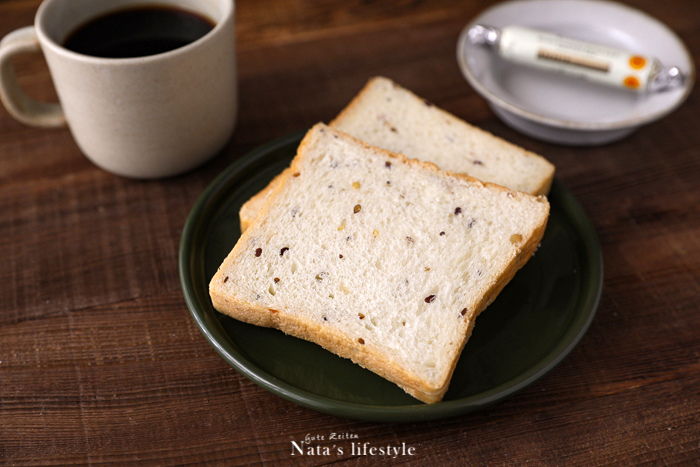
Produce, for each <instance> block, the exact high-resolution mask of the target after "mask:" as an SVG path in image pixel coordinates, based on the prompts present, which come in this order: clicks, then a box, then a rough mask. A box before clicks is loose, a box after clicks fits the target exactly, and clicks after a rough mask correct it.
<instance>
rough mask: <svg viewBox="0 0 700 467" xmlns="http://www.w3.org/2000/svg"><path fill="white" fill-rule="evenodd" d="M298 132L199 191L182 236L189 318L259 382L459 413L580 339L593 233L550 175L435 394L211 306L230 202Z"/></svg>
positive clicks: (389, 407)
mask: <svg viewBox="0 0 700 467" xmlns="http://www.w3.org/2000/svg"><path fill="white" fill-rule="evenodd" d="M302 136H303V133H295V134H292V135H289V136H287V137H284V138H281V139H279V140H276V141H274V142H272V143H269V144H267V145H265V146H263V147H260V148H258V149H256V150H254V151H253V152H251V153H249V154H248V155H246V156H244V157H242V158H241V159H240V160H238V161H236V162H235V163H234V164H232V165H231V166H230V167H229V168H228V169H226V170H225V171H224V172H223V173H222V174H221V175H220V176H219V177H217V178H216V179H215V180H214V181H213V182H212V183H211V185H210V186H209V187H208V188H207V189H206V191H205V192H204V193H203V194H202V196H201V198H200V199H199V200H198V202H197V204H196V205H195V206H194V208H193V209H192V212H191V213H190V216H189V219H188V220H187V223H186V224H185V228H184V231H183V234H182V239H181V243H180V280H181V282H182V288H183V291H184V295H185V300H186V301H187V306H188V307H189V309H190V311H191V313H192V316H193V317H194V320H195V321H196V323H197V326H199V328H200V330H201V331H202V333H203V334H204V336H205V337H206V339H207V340H208V341H209V342H210V343H211V345H212V346H214V348H215V349H216V351H217V352H218V353H219V354H220V355H221V356H222V357H223V358H224V360H226V361H227V362H228V363H229V364H231V365H232V366H233V367H234V368H236V369H237V370H238V371H239V372H241V373H242V374H243V375H245V376H246V377H248V378H250V379H251V380H252V381H254V382H255V383H257V384H259V385H260V386H262V387H263V388H265V389H267V390H269V391H271V392H273V393H274V394H277V395H279V396H281V397H283V398H285V399H287V400H290V401H292V402H295V403H297V404H300V405H303V406H305V407H309V408H312V409H315V410H319V411H321V412H326V413H330V414H334V415H339V416H344V417H350V418H357V419H364V420H375V421H418V420H429V419H436V418H443V417H450V416H455V415H459V414H464V413H467V412H470V411H473V410H477V409H480V408H483V407H485V406H487V405H489V404H493V403H494V402H497V401H499V400H502V399H504V398H506V397H508V396H511V395H513V394H514V393H516V392H517V391H519V390H521V389H523V388H525V387H527V386H529V385H531V384H532V383H534V382H535V381H537V380H538V379H539V378H541V377H542V376H544V375H545V374H546V373H548V372H549V371H550V370H552V369H553V368H554V367H555V366H556V365H557V364H558V363H560V362H561V361H562V360H563V359H564V358H565V357H566V356H567V355H568V354H569V353H570V352H571V350H572V349H573V348H574V347H575V346H576V344H577V343H578V342H579V341H580V340H581V338H582V337H583V335H584V333H585V332H586V330H587V329H588V327H589V325H590V323H591V321H592V320H593V316H594V314H595V311H596V308H597V306H598V302H599V300H600V294H601V289H602V280H603V264H602V256H601V251H600V246H599V243H598V238H597V236H596V233H595V231H594V230H593V227H592V226H591V224H590V222H589V220H588V218H587V217H586V214H585V213H584V211H583V210H582V209H581V206H579V204H578V203H577V202H576V200H575V199H574V197H573V196H572V195H571V194H570V193H569V192H568V191H567V190H566V189H565V188H564V187H563V186H562V185H561V183H560V182H559V181H558V180H555V181H554V184H553V186H552V191H551V193H550V196H549V200H550V204H551V216H550V219H549V223H548V225H547V230H546V232H545V235H544V238H543V240H542V244H541V246H540V248H539V250H538V251H537V253H536V254H535V256H534V257H533V258H532V259H531V260H530V261H529V262H528V263H527V265H526V266H525V267H524V268H523V269H522V270H520V271H519V272H518V273H517V274H516V275H515V278H514V279H513V280H512V281H511V282H510V283H509V284H508V285H507V286H506V288H505V289H504V290H503V291H502V292H501V294H500V295H499V296H498V299H497V300H496V301H495V302H494V303H493V304H492V305H491V306H490V307H489V308H488V309H487V310H486V312H484V313H483V314H482V315H481V316H480V317H479V318H478V319H477V322H476V327H475V328H474V333H473V334H472V337H471V339H470V340H469V341H468V342H467V345H466V347H465V348H464V351H463V353H462V357H461V359H460V361H459V363H458V365H457V368H456V370H455V372H454V376H453V378H452V383H451V384H450V389H449V391H448V392H447V394H446V395H445V398H444V400H443V401H442V402H440V403H437V404H423V403H421V402H418V401H417V400H415V399H413V398H412V397H410V396H408V395H407V394H406V393H404V392H403V391H402V390H401V389H400V388H399V387H398V386H396V385H394V384H392V383H390V382H388V381H386V380H384V379H382V378H380V377H379V376H377V375H375V374H374V373H371V372H369V371H367V370H364V369H362V368H361V367H359V366H358V365H355V364H353V363H352V362H350V361H349V360H346V359H343V358H340V357H337V356H335V355H333V354H331V353H330V352H327V351H326V350H324V349H322V348H321V347H319V346H317V345H315V344H312V343H309V342H306V341H303V340H300V339H296V338H294V337H290V336H287V335H285V334H283V333H282V332H280V331H277V330H273V329H267V328H260V327H256V326H252V325H249V324H245V323H241V322H239V321H236V320H234V319H231V318H229V317H227V316H224V315H221V314H219V313H218V312H216V311H215V310H214V309H213V307H212V305H211V301H210V299H209V294H208V284H209V280H210V279H211V277H212V276H213V275H214V273H215V272H216V269H217V268H218V266H219V265H220V264H221V262H222V261H223V259H224V258H225V257H226V255H227V254H228V253H229V251H230V250H231V248H233V245H234V244H235V243H236V240H237V239H238V237H239V236H240V228H239V219H238V210H239V208H240V206H241V204H242V203H244V202H245V201H246V200H247V199H248V198H250V197H251V196H252V195H254V194H255V193H257V192H258V191H259V190H260V189H262V188H263V187H264V186H265V185H267V183H268V182H269V181H270V180H271V179H272V178H273V177H274V176H275V175H277V174H278V173H279V172H281V171H282V169H284V168H285V167H287V166H288V165H289V162H290V160H291V158H292V157H293V156H294V154H295V152H296V148H297V145H298V144H299V141H300V140H301V138H302Z"/></svg>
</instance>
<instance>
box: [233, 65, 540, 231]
mask: <svg viewBox="0 0 700 467" xmlns="http://www.w3.org/2000/svg"><path fill="white" fill-rule="evenodd" d="M330 125H331V126H332V127H333V128H336V129H338V130H341V131H343V132H345V133H348V134H350V135H352V136H354V137H355V138H358V139H361V140H362V141H365V142H367V143H369V144H371V145H372V146H377V147H379V148H383V149H387V150H389V151H392V152H396V153H400V154H404V155H406V156H408V157H411V158H418V159H420V160H423V161H429V162H433V163H435V164H437V166H438V167H440V168H441V169H442V170H447V171H450V172H455V173H465V174H468V175H470V176H472V177H474V178H478V179H479V180H482V181H485V182H491V183H495V184H497V185H502V186H505V187H507V188H510V189H511V190H517V191H524V192H525V193H530V194H533V195H546V194H547V193H549V189H550V187H551V185H552V179H553V177H554V166H553V165H552V164H551V163H550V162H549V161H547V160H546V159H545V158H544V157H542V156H539V155H537V154H535V153H533V152H530V151H527V150H525V149H523V148H521V147H519V146H516V145H514V144H511V143H509V142H507V141H504V140H503V139H501V138H498V137H496V136H494V135H492V134H491V133H488V132H486V131H483V130H481V129H479V128H477V127H474V126H472V125H469V124H468V123H466V122H464V121H463V120H460V119H459V118H457V117H455V116H453V115H451V114H449V113H447V112H445V111H443V110H441V109H439V108H437V107H436V106H434V105H432V104H430V103H428V102H426V101H425V100H423V99H422V98H420V97H418V96H416V95H415V94H413V93H412V92H410V91H408V90H407V89H404V88H402V87H401V86H399V85H398V84H396V83H394V82H393V81H391V80H389V79H387V78H383V77H376V78H373V79H371V80H370V81H369V82H368V83H367V84H366V85H365V87H364V88H363V89H362V91H360V93H359V94H358V95H357V96H356V97H355V98H354V99H353V100H352V102H350V104H349V105H348V106H347V107H346V108H345V109H344V110H343V111H342V112H341V113H340V114H339V115H338V116H337V117H336V118H335V120H333V121H332V122H331V124H330ZM278 181H279V179H275V180H273V181H272V182H271V183H270V184H269V185H268V187H267V188H265V189H263V190H262V191H261V192H259V193H258V194H257V195H255V196H253V197H252V198H251V199H250V200H249V201H248V202H246V203H245V204H244V205H243V206H242V207H241V211H240V213H239V216H240V221H241V229H242V230H245V229H246V227H247V226H248V224H250V222H251V221H252V220H253V219H254V218H255V216H256V215H257V213H258V212H259V211H260V208H261V207H262V204H263V203H264V201H265V198H266V197H267V196H268V195H269V193H270V192H272V190H273V188H274V185H275V183H277V182H278Z"/></svg>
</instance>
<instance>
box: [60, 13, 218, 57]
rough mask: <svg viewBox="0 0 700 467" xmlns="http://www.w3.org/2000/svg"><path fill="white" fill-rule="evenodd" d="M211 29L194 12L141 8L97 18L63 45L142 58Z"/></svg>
mask: <svg viewBox="0 0 700 467" xmlns="http://www.w3.org/2000/svg"><path fill="white" fill-rule="evenodd" d="M213 27H214V23H213V22H211V21H210V20H209V19H206V18H204V17H203V16H199V15H197V14H195V13H191V12H188V11H184V10H178V9H175V8H171V7H165V6H163V7H159V6H143V7H136V8H129V9H124V10H118V11H114V12H111V13H108V14H106V15H103V16H98V17H97V18H94V19H92V20H90V21H89V22H88V23H86V24H84V25H82V26H80V27H79V28H78V29H76V30H75V31H73V32H72V33H71V34H70V35H69V36H68V38H67V39H66V41H65V42H64V44H63V45H64V47H65V48H67V49H69V50H72V51H73V52H78V53H81V54H85V55H92V56H95V57H105V58H130V57H143V56H146V55H155V54H159V53H163V52H168V51H169V50H173V49H177V48H178V47H182V46H184V45H187V44H189V43H191V42H194V41H196V40H197V39H199V38H200V37H202V36H204V35H205V34H206V33H208V32H209V31H211V30H212V29H213Z"/></svg>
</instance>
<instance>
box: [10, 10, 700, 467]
mask: <svg viewBox="0 0 700 467" xmlns="http://www.w3.org/2000/svg"><path fill="white" fill-rule="evenodd" d="M623 3H625V4H628V5H630V6H633V7H636V8H639V9H641V10H643V11H645V12H647V13H648V14H650V15H652V16H655V17H657V18H659V19H660V20H661V21H662V22H664V23H665V24H667V25H668V26H669V27H671V28H672V29H673V30H674V31H676V32H677V33H678V35H679V36H680V37H681V38H682V39H683V40H684V41H685V42H686V44H687V45H688V48H689V50H690V51H691V53H692V55H693V57H694V59H695V62H696V64H697V62H698V57H699V56H700V23H699V22H698V21H697V18H699V17H700V5H698V3H697V2H695V1H692V0H683V1H680V0H679V1H677V2H673V8H669V7H666V6H665V4H664V3H662V2H655V1H652V0H626V1H624V2H623ZM493 4H495V2H494V1H482V2H477V1H474V0H462V1H448V0H439V1H435V2H427V1H413V0H396V1H387V2H378V1H363V0H350V1H347V2H340V1H331V0H316V1H308V0H291V1H282V0H258V1H254V0H239V1H238V2H236V12H237V28H238V29H237V41H238V43H237V47H238V61H239V78H240V86H239V87H240V92H241V100H240V120H239V123H238V126H237V129H236V133H235V134H234V136H233V138H232V140H231V142H230V143H229V144H228V145H227V147H226V148H225V149H224V150H223V151H222V152H221V153H220V154H219V155H218V156H217V157H216V158H214V159H213V160H212V161H211V162H209V163H207V164H205V165H204V166H202V167H200V168H198V169H196V170H194V171H192V172H190V173H188V174H184V175H182V176H179V177H174V178H172V179H167V180H160V181H151V182H140V181H133V180H127V179H122V178H119V177H115V176H113V175H110V174H107V173H105V172H103V171H101V170H100V169H98V168H96V167H94V166H93V165H92V164H91V163H90V162H89V161H87V159H86V158H85V157H83V156H82V155H81V154H80V152H79V150H78V148H77V147H76V145H75V143H74V142H73V140H72V138H71V136H70V133H69V132H68V131H67V130H65V129H60V130H40V129H34V128H29V127H26V126H23V125H21V124H19V123H17V122H15V121H14V120H13V119H12V118H11V117H10V116H9V115H8V114H7V113H6V112H5V111H4V110H2V111H0V284H2V285H1V286H0V465H92V464H100V465H159V466H160V465H185V464H192V465H286V464H290V465H324V464H332V463H336V462H337V463H344V464H348V465H394V464H397V463H398V464H416V465H426V464H428V465H430V464H433V465H524V464H528V463H529V464H533V465H638V464H642V465H698V464H699V463H700V415H699V414H700V411H699V409H700V389H699V388H700V338H699V337H698V336H700V189H699V188H700V187H699V184H698V180H700V150H699V149H698V148H700V132H698V130H697V129H698V128H699V127H700V101H699V99H700V98H699V97H698V92H697V90H695V91H693V92H692V94H691V95H690V98H689V99H688V101H687V102H686V103H684V104H683V105H682V106H681V107H680V108H679V109H677V110H676V111H675V112H673V113H672V114H671V115H669V116H667V117H665V118H662V119H660V120H659V121H657V122H654V123H652V124H650V125H648V126H645V127H644V128H642V129H640V130H639V131H637V132H636V133H634V134H632V135H631V136H630V137H628V138H626V139H624V140H622V141H619V142H616V143H612V144H608V145H604V146H599V147H590V148H588V147H584V148H576V147H565V146H559V145H552V144H548V143H544V142H540V141H537V140H534V139H531V138H528V137H527V136H524V135H521V134H519V133H517V132H515V131H514V130H512V129H510V128H508V127H507V126H505V125H503V124H502V123H501V122H500V121H499V120H498V119H497V118H496V117H495V116H494V114H493V113H492V112H491V110H490V109H489V107H488V105H487V104H486V102H485V101H484V100H483V99H482V98H481V97H480V96H479V95H478V94H476V93H475V92H474V90H473V89H471V88H470V87H469V86H468V85H467V83H466V82H465V80H464V79H463V78H462V76H461V74H460V72H459V69H458V67H457V64H456V60H455V57H454V54H455V44H456V39H457V36H458V35H459V32H460V31H461V29H462V27H463V26H464V24H466V23H467V22H468V21H469V20H470V19H471V18H472V17H474V16H475V15H476V14H478V13H479V12H480V11H481V10H483V9H484V8H487V7H488V6H489V5H493ZM38 5H39V1H38V0H7V1H3V2H0V36H4V35H5V34H7V33H8V32H10V31H12V30H14V29H16V28H19V27H22V26H25V25H28V24H31V22H32V19H33V16H34V13H35V11H36V8H37V7H38ZM16 68H17V73H18V75H19V77H20V81H21V82H22V84H23V86H25V88H26V89H27V90H28V92H30V94H32V95H33V96H35V97H37V98H40V99H44V100H53V99H55V91H54V90H53V86H52V85H51V82H50V76H49V73H48V70H47V68H46V65H45V63H44V62H43V59H42V58H41V56H40V55H39V54H37V55H35V56H27V57H22V58H21V59H18V60H17V61H16ZM374 75H385V76H388V77H390V78H393V79H395V80H396V81H398V82H399V83H401V84H403V85H404V86H406V87H408V88H410V89H412V90H414V91H415V92H416V93H418V94H419V95H421V96H423V97H425V98H427V99H428V100H431V101H432V102H434V103H435V104H437V105H439V106H441V107H443V108H445V109H446V110H448V111H450V112H452V113H454V114H455V115H457V116H459V117H462V118H464V119H466V120H467V121H469V122H471V123H473V124H476V125H479V126H481V127H482V128H485V129H487V130H489V131H491V132H493V133H495V134H497V135H498V136H502V137H504V138H506V139H508V140H510V141H513V142H514V143H516V144H520V145H522V146H524V147H526V148H528V149H530V150H533V151H536V152H539V153H541V154H543V155H545V156H546V157H547V158H548V159H550V160H551V161H552V162H553V163H554V164H555V165H556V166H557V176H558V178H559V179H560V180H561V181H562V183H563V184H564V185H565V186H566V187H567V188H568V189H569V190H570V191H571V192H572V193H573V194H574V195H575V196H576V198H577V199H578V201H579V202H580V203H581V205H582V206H583V207H584V209H585V210H586V212H587V213H588V215H589V217H590V219H591V221H592V222H593V224H594V226H595V228H596V230H597V232H598V235H599V238H600V242H601V245H602V249H603V256H604V262H605V281H604V291H603V296H602V300H601V303H600V308H599V310H598V314H597V316H596V318H595V320H594V322H593V324H592V326H591V328H590V330H589V332H588V333H587V335H586V336H585V338H584V339H583V341H582V342H581V344H580V345H579V346H578V347H577V348H576V349H575V350H574V351H573V353H572V354H571V355H570V356H569V358H567V359H566V360H565V361H564V362H563V363H562V364H561V365H560V366H559V367H558V368H556V369H555V370H554V371H553V372H552V373H551V374H549V375H548V376H546V377H545V378H543V379H542V380H540V381H539V382H538V383H537V384H535V385H533V386H531V387H529V388H527V389H526V390H524V391H523V392H521V393H520V394H518V395H516V396H514V397H512V398H510V399H508V400H506V401H504V402H501V403H499V404H497V405H494V406H492V407H490V408H488V409H485V410H482V411H479V412H476V413H473V414H469V415H466V416H460V417H453V418H448V419H444V420H439V421H432V422H425V423H405V424H390V423H369V422H360V421H354V420H347V419H343V418H339V417H334V416H330V415H325V414H320V413H317V412H314V411H312V410H309V409H305V408H303V407H299V406H297V405H295V404H293V403H290V402H287V401H285V400H283V399H281V398H279V397H276V396H274V395H272V394H270V393H268V392H266V391H265V390H263V389H261V388H259V387H258V386H256V385H255V384H254V383H252V382H251V381H249V380H247V379H246V378H244V377H243V376H241V375H240V374H238V373H237V372H236V371H235V370H233V369H232V368H231V367H230V366H228V365H227V364H226V363H225V362H224V361H223V360H222V359H221V358H220V357H219V356H218V355H217V354H216V352H215V351H214V350H213V349H212V348H211V347H210V346H209V344H208V343H207V342H206V341H205V339H204V338H203V337H202V336H201V335H200V333H199V331H198V330H197V328H196V326H195V324H194V322H193V320H192V319H191V318H190V315H189V312H188V310H187V307H186V305H185V302H184V299H183V297H182V293H181V290H180V283H179V278H178V272H177V255H178V246H179V241H180V233H181V231H182V227H183V225H184V223H185V220H186V218H187V215H188V213H189V212H190V210H191V209H192V206H193V205H194V203H195V201H196V200H197V198H198V197H199V195H200V194H201V193H202V192H203V190H204V189H205V188H206V186H207V185H208V184H209V183H210V182H211V181H212V180H213V178H214V177H215V176H216V175H218V174H219V173H220V172H221V171H222V170H223V169H224V168H226V167H227V166H228V165H229V164H230V163H232V162H233V161H235V160H236V159H237V158H239V157H240V156H241V155H243V154H245V153H246V152H247V151H249V150H250V149H251V148H253V147H255V146H257V145H259V144H262V143H264V142H266V141H268V140H270V139H271V138H275V137H279V136H282V135H284V134H287V133H289V132H291V131H296V130H299V129H303V128H307V127H309V126H310V125H312V124H314V123H316V122H318V121H328V120H330V119H331V118H332V117H333V116H334V115H335V114H336V113H337V112H338V111H339V110H340V109H341V108H342V107H343V106H344V105H345V104H346V103H347V101H348V100H349V99H350V98H351V97H352V96H353V95H354V94H355V93H356V92H357V91H358V90H359V89H360V87H361V86H362V85H363V84H364V83H365V82H366V80H367V79H368V78H369V77H371V76H374ZM331 433H336V434H350V435H352V436H355V437H356V441H359V442H361V443H364V442H368V443H370V444H371V445H374V446H382V445H392V446H397V445H401V444H402V443H405V445H407V446H409V447H413V448H414V449H415V453H414V455H411V456H399V457H397V458H395V459H393V458H392V457H390V456H367V455H358V454H353V453H351V450H350V446H351V441H349V440H345V441H339V442H338V443H336V444H337V445H338V446H340V447H343V448H344V453H343V454H342V455H339V454H338V453H337V452H336V453H334V454H333V455H328V456H325V455H304V456H300V455H299V454H298V453H296V454H295V452H294V450H293V448H292V442H293V441H296V442H299V441H300V440H302V439H304V437H305V436H306V435H312V436H326V437H328V436H329V435H330V434H331ZM319 444H320V445H321V446H326V445H328V446H332V444H325V443H319Z"/></svg>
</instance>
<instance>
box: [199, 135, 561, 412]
mask: <svg viewBox="0 0 700 467" xmlns="http://www.w3.org/2000/svg"><path fill="white" fill-rule="evenodd" d="M287 172H288V174H287V176H285V177H282V180H281V182H280V183H279V184H278V185H277V187H276V188H275V191H274V192H273V193H272V194H271V195H270V196H269V197H268V198H267V201H266V203H265V205H264V207H263V209H262V212H261V214H260V215H259V216H258V217H257V218H256V220H255V221H254V222H253V223H252V224H251V225H250V227H249V228H248V229H247V230H246V231H245V232H244V234H243V235H242V237H241V238H240V240H239V242H238V243H237V244H236V246H235V248H234V249H233V250H232V252H231V253H230V254H229V256H228V257H227V258H226V260H225V261H224V263H223V264H222V266H221V267H220V268H219V271H218V272H217V274H216V275H215V276H214V278H213V279H212V282H211V286H210V293H211V296H212V300H213V303H214V306H215V307H216V308H217V309H218V310H219V311H221V312H223V313H226V314H229V315H231V316H233V317H234V318H237V319H241V320H244V321H248V322H252V323H254V324H258V325H263V326H273V327H277V328H280V329H282V330H284V331H285V332H288V333H290V334H293V335H296V336H298V337H302V338H304V339H307V340H311V341H314V342H317V343H319V344H321V345H323V346H324V347H326V348H328V349H329V350H331V351H333V352H335V353H337V354H339V355H342V356H344V357H347V358H351V359H353V360H354V361H356V362H358V363H360V364H361V365H363V366H365V367H367V368H369V369H370V370H372V371H375V372H377V373H379V374H380V375H382V376H384V377H386V378H388V379H390V380H392V381H394V382H395V383H397V384H399V385H400V386H401V387H403V388H404V389H405V390H406V391H407V392H409V393H411V394H413V395H414V396H416V397H417V398H419V399H421V400H424V401H426V402H436V401H438V400H440V398H441V397H442V395H443V394H444V392H445V391H446V390H447V385H448V383H449V379H450V377H451V374H452V371H453V370H454V366H455V364H456V362H457V360H458V358H459V355H460V353H461V350H462V347H463V346H464V344H465V342H466V340H467V338H468V336H469V334H470V332H471V329H472V326H473V324H474V319H475V318H476V315H477V314H478V313H480V312H481V311H482V310H483V308H484V307H485V306H486V305H487V304H488V303H490V301H492V300H493V298H495V295H496V294H497V293H498V292H499V291H500V289H501V288H502V287H503V286H504V285H505V283H507V282H508V280H509V279H510V278H511V277H512V275H513V274H514V273H515V271H516V270H517V268H519V267H520V266H522V264H524V262H525V261H526V260H527V259H528V258H529V256H530V255H531V254H532V252H533V251H534V249H535V247H536V246H537V244H538V243H539V241H540V239H541V236H542V233H543V231H544V227H545V224H546V220H547V216H548V212H549V204H548V203H547V201H546V199H545V198H544V197H535V196H531V195H527V194H525V193H521V192H513V191H509V190H506V189H504V188H501V187H498V186H495V185H490V184H484V183H482V182H479V181H477V180H474V179H471V178H469V177H465V176H458V175H450V174H447V173H445V172H441V171H439V170H438V169H437V168H436V167H435V166H433V165H432V164H426V163H421V162H418V161H415V160H407V159H405V158H404V157H403V156H398V155H395V154H392V153H390V152H387V151H384V150H380V149H377V148H373V147H370V146H368V145H366V144H364V143H362V142H360V141H358V140H356V139H354V138H352V137H350V136H348V135H345V134H344V133H342V132H339V131H337V130H334V129H331V128H329V127H327V126H325V125H322V124H319V125H317V126H315V127H314V128H313V129H311V130H310V131H309V133H308V134H307V136H306V137H305V139H304V141H303V142H302V144H301V145H300V148H299V152H298V155H297V157H296V158H295V159H294V161H293V163H292V170H290V171H287Z"/></svg>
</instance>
